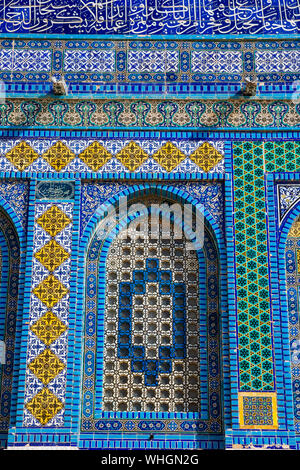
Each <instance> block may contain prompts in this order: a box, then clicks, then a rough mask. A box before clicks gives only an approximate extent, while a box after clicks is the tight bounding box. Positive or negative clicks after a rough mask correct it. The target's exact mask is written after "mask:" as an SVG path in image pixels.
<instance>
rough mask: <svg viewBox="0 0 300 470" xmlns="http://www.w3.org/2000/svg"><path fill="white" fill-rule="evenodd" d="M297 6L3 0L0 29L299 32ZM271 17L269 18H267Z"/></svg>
mask: <svg viewBox="0 0 300 470" xmlns="http://www.w3.org/2000/svg"><path fill="white" fill-rule="evenodd" d="M299 13H300V6H299V4H298V5H295V4H294V3H291V2H289V1H287V0H262V1H260V2H254V3H252V2H251V4H249V3H248V2H239V1H237V0H223V2H222V3H219V2H210V1H208V0H203V1H202V2H195V1H193V0H177V1H165V0H101V1H99V0H96V1H94V2H88V1H83V0H82V1H80V2H78V3H77V2H76V3H74V2H72V3H69V2H67V1H66V0H65V1H64V2H62V1H57V0H52V2H49V1H40V0H39V1H36V0H34V1H31V2H27V3H26V2H25V3H24V2H23V1H22V0H17V1H14V2H13V3H12V2H11V1H9V0H4V1H3V3H2V7H1V8H0V17H1V20H0V31H1V32H14V33H15V32H18V33H65V34H68V33H73V34H74V33H77V34H84V33H86V34H110V35H111V34H262V33H265V34H266V33H269V34H270V33H289V34H291V33H297V31H298V29H299V18H300V15H299ZM270 18H271V19H272V21H270Z"/></svg>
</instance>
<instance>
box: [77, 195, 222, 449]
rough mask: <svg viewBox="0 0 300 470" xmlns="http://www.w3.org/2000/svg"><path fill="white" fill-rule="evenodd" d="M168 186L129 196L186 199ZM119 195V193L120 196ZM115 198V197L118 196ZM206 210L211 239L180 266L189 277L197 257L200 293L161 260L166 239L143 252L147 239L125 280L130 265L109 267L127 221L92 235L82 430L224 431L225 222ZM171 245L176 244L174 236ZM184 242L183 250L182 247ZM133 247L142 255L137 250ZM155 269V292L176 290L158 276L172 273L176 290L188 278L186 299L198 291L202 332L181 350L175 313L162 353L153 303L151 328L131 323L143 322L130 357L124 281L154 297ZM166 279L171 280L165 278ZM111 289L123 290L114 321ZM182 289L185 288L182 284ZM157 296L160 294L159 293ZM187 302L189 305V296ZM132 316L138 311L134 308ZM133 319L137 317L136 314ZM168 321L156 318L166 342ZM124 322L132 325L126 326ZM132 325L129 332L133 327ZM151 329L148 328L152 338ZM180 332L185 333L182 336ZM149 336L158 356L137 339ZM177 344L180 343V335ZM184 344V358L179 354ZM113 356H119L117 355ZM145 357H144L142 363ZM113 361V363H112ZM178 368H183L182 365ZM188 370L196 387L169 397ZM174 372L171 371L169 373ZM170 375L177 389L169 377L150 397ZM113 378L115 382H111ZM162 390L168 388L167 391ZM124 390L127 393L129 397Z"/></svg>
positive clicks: (198, 323)
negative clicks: (125, 345)
mask: <svg viewBox="0 0 300 470" xmlns="http://www.w3.org/2000/svg"><path fill="white" fill-rule="evenodd" d="M143 189H144V188H143ZM149 189H150V190H149ZM151 189H152V190H151ZM163 189H164V191H162V188H160V190H159V191H157V187H152V188H151V186H150V187H148V188H147V190H146V191H145V192H144V193H142V194H141V191H139V192H138V191H135V192H133V196H132V199H131V202H136V201H135V200H136V199H137V197H138V201H139V202H143V201H146V200H147V198H148V199H149V198H150V199H149V200H151V197H152V198H153V196H154V195H155V196H156V199H155V200H156V202H160V203H163V202H166V201H168V202H169V203H170V204H172V203H174V202H175V201H176V202H178V201H181V202H184V201H185V200H184V198H183V197H182V195H180V196H178V194H177V195H176V194H172V193H171V191H170V192H169V191H168V188H167V187H166V186H164V187H163ZM149 195H150V196H149ZM118 196H119V197H120V195H118ZM116 201H117V199H116V200H115V201H113V202H116ZM188 202H190V203H191V204H192V201H191V198H188ZM203 212H205V210H203ZM206 215H207V217H206V218H205V242H204V246H203V249H198V250H196V252H194V255H190V256H189V257H186V258H185V259H184V260H183V263H182V265H183V266H184V267H185V271H184V273H186V274H187V275H188V274H191V273H189V270H188V269H187V268H186V266H187V264H185V263H187V262H189V263H190V262H191V264H193V263H194V273H196V278H197V279H196V284H194V285H193V283H192V282H191V287H192V289H191V291H194V292H195V289H196V296H195V295H191V294H190V293H189V286H188V288H187V289H186V283H187V278H186V277H183V278H181V280H180V279H179V277H180V276H179V277H178V282H177V281H176V280H175V278H174V279H173V275H174V276H175V275H176V272H175V271H176V270H175V269H174V266H173V267H172V266H170V263H169V267H167V266H163V265H162V262H166V261H167V260H168V259H167V258H168V256H166V257H163V256H162V249H163V245H162V244H161V241H162V240H160V241H159V243H156V248H158V249H156V255H155V253H154V251H155V244H154V245H153V244H151V243H148V245H147V244H146V245H147V247H146V250H145V243H142V245H143V248H144V258H143V263H142V264H141V266H140V268H138V267H137V269H131V272H130V273H129V277H128V279H127V281H126V280H122V275H123V274H126V267H125V269H124V270H123V274H120V273H119V278H118V273H116V272H115V273H113V271H111V270H110V269H109V266H110V265H111V260H112V259H113V257H114V256H112V252H113V250H119V251H120V250H121V251H122V250H123V246H122V243H121V244H120V239H119V238H118V237H119V234H121V233H122V228H123V226H122V224H123V223H124V224H126V223H127V222H128V220H123V221H121V222H120V223H119V225H118V226H116V227H114V228H113V229H112V232H111V234H110V237H108V239H106V241H105V242H104V243H103V242H102V241H99V238H98V237H97V230H94V232H93V236H91V237H90V243H89V245H88V250H87V256H86V287H85V312H86V318H85V332H84V338H85V339H84V363H83V380H82V384H83V389H82V416H81V429H82V431H89V432H91V431H93V432H97V431H102V432H108V431H109V432H111V431H116V432H119V433H120V432H122V433H124V438H126V437H129V434H130V432H131V433H141V432H145V433H149V430H150V429H151V426H154V429H155V430H156V431H157V432H160V433H165V434H168V433H171V434H172V432H173V435H174V436H175V435H176V434H177V435H178V436H179V439H180V436H181V435H183V434H185V433H186V435H185V438H186V439H187V440H188V439H191V440H193V439H194V438H195V435H200V434H202V433H203V435H205V434H209V433H214V434H219V435H220V434H222V432H223V429H222V417H221V416H222V391H221V382H222V372H221V357H220V349H221V344H220V343H221V333H220V318H219V316H220V312H221V303H222V302H221V293H220V272H221V270H222V268H223V269H224V266H222V260H224V253H223V249H224V245H223V242H222V240H221V237H220V233H219V227H217V225H216V224H215V223H214V221H213V220H212V217H211V216H210V214H206ZM133 219H134V216H132V219H131V220H133ZM100 220H101V216H99V214H98V224H99V221H100ZM210 221H212V222H213V224H214V225H215V229H216V230H215V231H214V229H213V227H212V225H211V224H210ZM175 223H176V221H175V220H174V225H175ZM96 227H97V226H96ZM217 238H218V240H217ZM218 241H219V243H218ZM157 242H158V240H157ZM160 245H161V246H160ZM171 245H174V244H173V241H172V243H171ZM128 248H129V247H128V246H127V247H125V251H126V249H127V253H128ZM169 248H170V247H169ZM172 248H173V253H174V252H175V250H176V248H175V245H174V246H172ZM178 248H179V249H181V250H182V246H181V247H178ZM151 250H152V251H151ZM129 251H130V255H129V257H131V258H132V257H133V258H136V259H135V260H136V261H138V256H139V255H138V254H137V251H138V246H137V244H136V243H135V242H134V243H133V245H132V244H131V246H130V248H129ZM145 251H146V253H145ZM169 251H170V250H169ZM171 251H172V250H171ZM183 251H184V250H183ZM134 253H136V255H135V254H134ZM151 253H152V254H153V256H152V254H151ZM169 257H170V256H169ZM115 258H116V259H117V260H118V259H119V262H121V263H122V262H123V261H124V260H125V261H126V259H125V258H124V259H123V260H122V258H120V253H119V255H118V256H115ZM127 261H128V259H127ZM169 261H170V260H169ZM174 261H176V260H174ZM151 262H152V264H153V268H151V267H150V264H151ZM149 263H150V264H149ZM154 265H155V266H154ZM154 271H155V273H156V274H154V278H155V280H156V283H157V284H158V286H157V288H158V291H157V290H156V291H155V292H158V293H161V292H159V291H160V290H161V289H162V288H163V287H165V288H166V289H167V291H168V292H169V294H170V286H169V287H168V286H166V285H164V286H163V284H164V283H163V282H162V283H160V282H159V279H160V277H161V276H163V275H165V276H167V277H168V276H169V279H170V278H171V283H172V288H171V290H172V289H173V290H172V292H173V291H174V289H175V290H176V282H177V283H178V284H182V283H183V284H185V287H184V288H185V289H186V290H185V293H184V295H186V293H188V294H189V295H188V299H189V300H188V301H190V300H191V298H192V297H194V300H195V297H197V300H196V306H197V315H196V316H197V318H196V325H195V322H194V324H193V328H194V329H195V330H197V329H198V331H196V334H194V337H193V338H192V336H193V335H191V334H190V335H189V334H186V338H185V339H186V345H187V348H186V351H185V352H184V354H183V353H182V348H181V352H180V347H179V348H177V351H176V348H175V347H174V343H175V336H176V335H175V336H174V328H175V327H176V325H175V323H176V320H175V319H174V318H173V320H171V322H170V321H169V324H168V328H169V329H168V331H171V330H172V335H173V336H172V335H171V336H172V338H173V340H174V341H173V343H172V338H171V337H170V335H169V338H168V340H169V344H167V343H166V345H167V347H166V348H165V351H163V350H162V349H163V344H158V342H157V338H151V334H150V330H151V328H153V323H155V322H153V321H151V320H150V318H151V310H152V314H153V310H155V309H151V308H150V307H149V305H148V307H146V308H144V314H143V315H142V316H146V317H147V321H146V324H147V325H146V327H145V325H142V329H143V335H139V334H137V333H136V332H135V331H133V330H132V327H133V323H137V322H135V321H132V322H131V325H129V330H131V333H130V341H129V342H130V345H129V349H130V352H129V356H128V357H125V355H126V354H127V355H128V350H127V352H126V351H120V342H119V343H118V340H119V339H120V338H121V336H122V334H123V332H122V324H123V323H124V322H123V319H122V318H121V316H122V315H121V310H123V311H124V309H123V306H122V305H120V297H121V296H122V294H123V293H122V289H123V287H124V288H125V289H128V288H129V290H131V293H132V295H135V294H137V295H136V297H137V298H138V297H140V300H143V299H141V297H143V296H145V295H146V297H147V299H148V301H149V299H150V297H151V295H152V294H151V293H149V290H148V291H147V288H148V287H149V288H150V287H151V282H149V283H148V280H147V276H148V275H149V273H151V272H154ZM179 271H180V270H179ZM115 274H116V275H117V278H118V279H117V281H116V282H115V281H112V280H111V282H110V280H109V277H110V275H115ZM127 274H128V273H127ZM137 275H138V276H140V277H141V279H140V280H139V281H138V280H137V279H135V277H136V276H137ZM135 280H136V282H135ZM165 284H168V283H167V282H166V283H165ZM136 285H137V286H138V287H139V288H140V289H142V295H138V293H136V292H134V289H135V288H136ZM110 287H113V288H114V290H115V291H117V294H118V295H117V297H118V301H117V303H115V304H114V305H113V306H112V308H111V309H110V310H111V314H112V315H114V318H111V321H109V318H108V316H107V310H108V308H109V304H108V302H109V300H108V299H109V296H110ZM177 287H179V289H180V286H177ZM168 289H169V290H168ZM174 292H175V291H174ZM152 297H155V295H153V296H152ZM115 298H116V296H115ZM163 298H164V294H162V295H161V299H163ZM161 299H160V300H161ZM152 300H153V299H152ZM185 301H186V298H185ZM144 305H145V303H144ZM172 305H173V304H172ZM186 305H187V307H188V308H189V304H188V302H187V303H186ZM155 308H156V310H159V315H160V316H161V317H162V315H163V309H162V308H160V307H157V305H156V307H155ZM188 308H187V310H188ZM137 310H138V309H135V312H137ZM169 310H172V309H169ZM145 312H146V315H145ZM169 313H170V311H169ZM173 313H174V312H173ZM138 314H139V313H138V312H137V315H138ZM130 315H131V317H132V312H131V314H130ZM134 315H135V314H134ZM134 315H133V316H134ZM135 316H136V315H135ZM171 317H172V312H171ZM131 320H133V319H132V318H131ZM144 320H145V319H144ZM185 321H186V318H185ZM188 321H190V319H188ZM109 323H110V325H109ZM140 323H141V322H140ZM163 323H164V321H160V323H159V324H157V323H156V332H157V331H159V334H158V336H159V337H160V340H162V335H161V331H162V326H163ZM165 323H167V322H165ZM172 323H173V325H172ZM191 324H192V322H191ZM174 325H175V326H174ZM165 326H166V325H165ZM134 327H135V325H134ZM110 328H115V329H114V330H113V332H112V334H111V335H110V330H109V329H110ZM126 328H128V325H127V326H126ZM179 328H182V324H181V326H179ZM175 329H176V328H175ZM184 329H186V331H185V333H187V332H188V330H191V328H190V326H189V325H184V326H183V330H184ZM148 330H149V331H148ZM126 331H127V333H128V330H126ZM126 331H125V333H126ZM147 331H148V333H149V334H148V336H147ZM194 333H195V332H194ZM156 334H157V333H156ZM134 335H135V336H136V337H137V338H134V341H136V344H135V343H133V342H132V341H131V339H132V338H133V337H134ZM109 336H113V337H114V338H113V339H111V338H110V337H109ZM152 336H155V335H152ZM166 336H168V335H166ZM177 336H179V337H180V334H179V335H177ZM196 336H197V338H196ZM146 337H147V338H148V340H150V342H151V341H152V340H153V339H154V340H155V348H156V351H155V352H154V355H153V351H152V352H151V347H148V348H147V347H146V348H145V347H144V348H143V346H145V345H142V347H139V344H142V343H143V342H145V338H146ZM165 339H166V338H165ZM146 341H147V340H146ZM191 341H193V342H194V346H195V348H194V351H197V353H196V354H198V356H197V360H196V361H190V362H193V364H192V368H193V367H195V362H196V363H197V367H198V369H197V371H196V372H195V373H194V374H193V372H191V370H187V369H188V367H187V362H189V357H187V356H186V353H187V352H188V351H189V350H190V351H191V350H192V349H193V348H191ZM179 342H181V343H182V335H181V339H180V340H179ZM183 342H184V340H183ZM155 348H154V349H155ZM189 348H190V349H189ZM146 349H147V354H150V356H149V357H146V355H147V354H146ZM178 349H179V356H178V357H177V358H176V354H177V352H178ZM164 352H165V353H167V355H166V356H164V357H163V355H162V354H163V353H164ZM135 353H137V354H139V355H140V357H138V356H137V357H136V356H135ZM109 354H112V356H111V359H112V360H110V361H108V362H107V357H108V355H109ZM151 354H152V356H151ZM182 354H183V355H185V357H182ZM114 355H115V356H116V357H114ZM180 355H181V356H180ZM151 357H152V358H151ZM139 359H141V360H140V361H139ZM109 362H110V363H111V364H109ZM113 363H115V364H116V363H118V364H119V365H117V367H119V372H118V373H117V374H114V375H113V374H111V373H110V372H109V367H111V366H113ZM173 363H174V364H173ZM122 367H126V370H127V371H128V374H127V375H128V377H129V376H130V377H129V379H130V387H127V390H126V386H125V384H124V386H122V384H121V382H122V380H124V377H125V375H126V373H123V372H122ZM135 367H137V368H139V367H140V368H141V369H140V370H138V369H135ZM177 367H178V370H177V369H176V368H177ZM124 371H125V369H124ZM183 371H187V373H186V375H185V376H184V380H185V384H186V383H187V381H188V380H189V378H191V383H193V382H194V385H195V386H191V387H190V388H189V387H184V388H185V391H184V392H183V399H181V400H180V399H179V398H178V399H177V400H176V399H173V400H170V395H171V397H172V398H174V397H175V395H176V391H178V392H180V391H181V392H182V391H183V384H182V382H180V381H179V382H178V385H179V386H178V387H176V386H174V383H175V382H174V380H175V379H176V377H179V378H180V376H183V375H184V374H183ZM172 374H173V377H171V375H172ZM112 375H113V377H112ZM170 377H171V387H170V381H168V380H167V381H166V382H165V385H166V386H165V387H161V390H160V391H159V393H158V395H155V397H154V396H152V402H151V396H150V395H153V390H154V389H155V387H157V386H158V382H160V380H161V379H162V382H164V381H165V380H164V379H165V378H170ZM199 377H200V378H199ZM135 379H138V381H139V384H138V383H136V384H135V383H134V380H135ZM197 380H198V382H197ZM110 381H112V382H113V383H109V382H110ZM168 383H169V386H168ZM180 384H181V390H180ZM111 385H112V386H111ZM117 387H118V394H119V392H121V395H120V396H119V395H118V397H117V396H116V394H115V393H114V389H116V388H117ZM111 391H113V400H111V401H109V399H106V398H109V393H111ZM148 391H149V392H150V391H151V392H150V393H149V397H148V399H146V398H145V397H146V395H147V392H148ZM170 391H171V394H170ZM107 392H108V393H107ZM163 392H167V393H165V394H164V393H163ZM195 392H196V393H195ZM197 392H198V394H197ZM126 393H127V398H128V393H129V395H130V400H127V403H126V397H125V395H124V394H126ZM122 394H123V395H124V396H123V397H122ZM134 394H136V396H134ZM167 395H168V396H167ZM180 395H181V396H182V394H180V393H179V394H178V396H180ZM141 397H142V398H144V401H143V402H141ZM191 397H192V398H191ZM138 398H140V400H138ZM175 398H176V397H175ZM190 398H191V399H190ZM139 402H140V403H139ZM153 403H154V407H153ZM125 405H126V406H125ZM177 405H178V406H177ZM116 418H118V419H116ZM129 418H130V419H131V420H132V419H133V420H134V421H129ZM146 418H147V420H151V423H150V421H145V419H146ZM167 420H172V424H171V423H170V422H167Z"/></svg>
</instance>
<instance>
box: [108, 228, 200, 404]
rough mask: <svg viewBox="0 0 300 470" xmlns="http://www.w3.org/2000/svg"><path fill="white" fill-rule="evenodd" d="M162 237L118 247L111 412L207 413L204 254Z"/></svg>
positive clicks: (111, 287)
mask: <svg viewBox="0 0 300 470" xmlns="http://www.w3.org/2000/svg"><path fill="white" fill-rule="evenodd" d="M161 229H162V227H161V225H160V231H159V234H158V239H157V238H156V237H155V239H153V238H152V239H151V237H149V236H147V235H146V234H145V235H143V237H142V238H138V239H130V237H129V238H128V239H125V240H124V239H122V236H119V237H117V238H116V240H115V241H114V242H113V243H112V244H111V246H110V251H109V254H108V257H107V278H108V279H109V280H110V282H109V283H108V284H107V288H106V302H105V312H106V323H105V327H104V330H105V332H106V334H105V340H104V342H105V349H104V367H103V369H104V371H106V373H105V375H104V378H103V405H104V407H103V409H104V411H170V412H175V411H177V412H181V411H182V412H188V411H194V412H199V411H200V383H199V376H200V370H199V361H200V358H199V354H200V352H199V348H200V346H199V331H198V330H199V312H198V311H197V310H198V309H197V308H196V307H195V306H197V304H198V292H199V286H198V282H199V281H198V276H197V272H198V271H199V264H198V259H197V253H196V252H195V251H188V250H186V242H185V240H175V239H174V231H173V229H172V231H171V233H170V238H169V239H167V240H166V239H165V240H163V239H162V233H161ZM128 266H130V267H131V268H128ZM172 273H173V276H172ZM113 279H115V280H113ZM173 291H174V292H175V293H176V294H175V295H174V294H173ZM129 295H130V297H128V296H129ZM126 302H128V305H127V306H126V307H123V305H125V304H126ZM113 352H114V354H113V355H112V353H113ZM111 361H113V362H114V368H113V369H111V366H110V363H111Z"/></svg>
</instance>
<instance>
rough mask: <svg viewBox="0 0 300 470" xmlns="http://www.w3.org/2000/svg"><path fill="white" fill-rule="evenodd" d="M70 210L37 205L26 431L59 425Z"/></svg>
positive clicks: (65, 205) (64, 206)
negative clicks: (29, 428)
mask: <svg viewBox="0 0 300 470" xmlns="http://www.w3.org/2000/svg"><path fill="white" fill-rule="evenodd" d="M72 207H73V204H72V203H60V204H53V203H36V218H35V221H36V225H35V243H34V247H35V252H34V260H35V261H34V263H35V265H34V266H35V268H34V272H33V280H32V282H33V284H34V285H33V288H32V298H31V322H30V323H31V325H30V332H29V344H32V345H33V344H34V343H35V342H36V341H40V344H41V345H42V346H41V349H35V348H34V347H33V349H32V351H31V350H30V348H29V351H28V359H27V360H28V365H27V376H28V383H27V390H26V405H25V406H26V409H25V416H24V424H25V426H30V425H35V426H41V425H42V426H43V425H46V424H48V423H49V425H52V426H61V425H62V424H63V410H64V396H65V388H64V385H63V384H64V381H65V374H66V360H67V357H66V353H67V344H66V341H64V342H62V343H60V339H61V338H62V335H63V334H64V333H65V332H66V330H67V328H68V325H67V323H68V320H67V311H68V293H69V277H70V251H71V248H70V245H68V244H67V245H66V246H65V243H66V242H67V243H69V242H68V240H70V239H71V220H72ZM62 265H63V269H61V267H62ZM45 273H46V276H45ZM41 312H42V315H41ZM30 338H32V339H31V340H30ZM30 377H34V379H32V378H31V381H32V380H35V381H38V382H37V383H38V384H39V386H38V387H37V390H36V389H34V388H33V389H31V388H30V386H29V384H30V381H29V378H30ZM58 384H60V385H58ZM41 386H42V387H41ZM39 388H40V390H39Z"/></svg>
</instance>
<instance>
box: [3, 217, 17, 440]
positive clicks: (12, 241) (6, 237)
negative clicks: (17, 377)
mask: <svg viewBox="0 0 300 470" xmlns="http://www.w3.org/2000/svg"><path fill="white" fill-rule="evenodd" d="M19 268H20V245H19V239H18V235H17V233H16V230H15V228H14V226H13V223H12V222H11V220H10V218H9V217H8V216H7V215H6V213H5V212H4V210H2V209H0V340H1V342H2V344H3V342H4V344H5V361H4V363H1V365H0V367H1V369H0V441H1V447H5V445H6V440H7V434H8V430H9V426H10V424H11V423H12V421H13V409H12V408H13V403H12V402H13V398H14V396H13V372H14V357H15V335H16V316H17V306H18V284H19Z"/></svg>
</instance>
